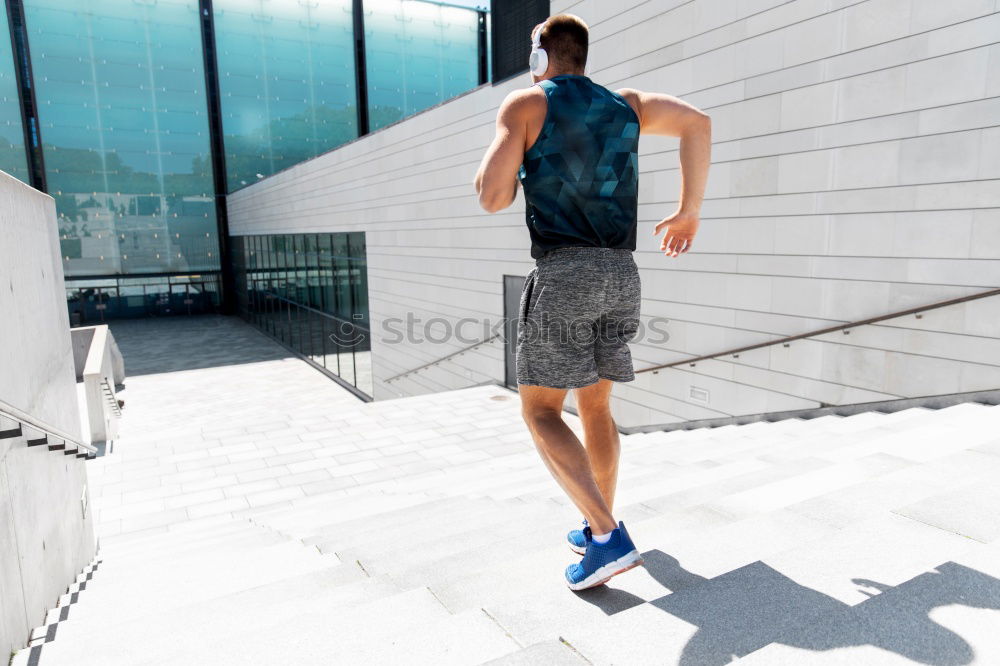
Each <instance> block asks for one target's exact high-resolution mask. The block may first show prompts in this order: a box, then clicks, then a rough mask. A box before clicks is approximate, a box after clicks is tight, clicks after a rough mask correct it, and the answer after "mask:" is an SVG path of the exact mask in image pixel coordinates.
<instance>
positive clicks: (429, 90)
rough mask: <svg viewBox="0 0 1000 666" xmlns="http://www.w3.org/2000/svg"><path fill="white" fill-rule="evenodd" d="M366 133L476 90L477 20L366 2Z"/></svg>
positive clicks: (406, 3)
mask: <svg viewBox="0 0 1000 666" xmlns="http://www.w3.org/2000/svg"><path fill="white" fill-rule="evenodd" d="M365 58H366V62H367V67H368V117H369V125H370V127H371V130H372V131H374V130H376V129H379V128H380V127H385V126H386V125H389V124H391V123H394V122H396V121H398V120H402V119H403V118H405V117H406V116H409V115H412V114H414V113H416V112H417V111H422V110H423V109H426V108H428V107H430V106H434V105H435V104H439V103H441V102H443V101H445V100H446V99H449V98H451V97H454V96H455V95H459V94H461V93H463V92H465V91H467V90H471V89H472V88H475V87H476V86H477V85H479V15H478V13H477V12H475V11H473V10H471V9H462V8H459V7H447V6H441V5H437V4H433V3H429V2H412V0H365Z"/></svg>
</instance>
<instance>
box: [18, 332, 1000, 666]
mask: <svg viewBox="0 0 1000 666" xmlns="http://www.w3.org/2000/svg"><path fill="white" fill-rule="evenodd" d="M112 330H113V332H114V334H115V336H116V338H117V340H118V342H119V345H120V347H121V350H122V352H123V354H124V356H125V361H126V370H127V379H126V387H125V389H124V390H123V391H122V392H121V394H120V397H122V398H123V399H124V400H125V403H126V404H125V409H124V417H123V421H122V428H121V439H120V442H118V443H116V445H115V447H114V449H113V451H112V452H111V453H109V454H107V455H105V456H103V457H100V458H98V459H96V460H93V461H89V462H88V463H87V466H88V471H89V476H90V494H91V498H92V510H93V511H94V512H95V513H96V516H95V517H96V525H97V529H98V534H99V537H100V551H99V561H97V562H95V564H96V566H95V567H93V568H92V570H90V571H88V572H87V573H86V574H85V575H83V576H81V581H82V582H81V583H79V584H77V585H75V586H74V588H72V589H71V590H70V593H69V594H67V595H66V596H65V597H64V598H63V599H62V600H61V602H60V604H61V605H60V608H59V609H55V610H54V611H53V613H50V616H51V618H52V619H51V622H50V623H49V627H50V628H49V629H47V630H46V631H42V632H41V633H40V637H39V638H38V639H37V640H36V641H35V642H36V643H37V644H36V645H35V646H34V647H30V648H26V649H24V650H22V651H21V652H19V653H17V655H16V656H15V658H14V662H13V663H14V664H16V665H18V666H20V665H21V664H28V663H40V664H43V665H44V666H48V665H50V664H66V665H69V664H72V665H74V666H86V665H91V664H92V665H100V666H115V665H122V666H124V665H129V666H134V665H138V664H157V665H166V664H176V665H180V664H184V665H192V664H213V665H214V664H285V663H289V664H292V663H294V664H358V663H367V664H480V663H489V664H505V665H514V664H518V665H521V664H541V665H549V664H557V665H559V664H587V663H590V664H626V665H636V664H683V665H685V666H702V665H704V666H717V665H718V666H721V665H723V664H729V663H731V662H733V661H739V663H741V664H743V663H746V664H754V665H759V664H763V665H770V664H794V665H799V664H848V663H850V664H859V663H860V664H930V665H935V666H946V665H947V666H951V665H958V664H998V663H1000V635H998V631H997V629H998V628H1000V513H998V512H997V510H996V507H997V506H998V505H1000V484H997V482H996V480H997V479H998V478H1000V427H998V426H1000V407H994V406H987V405H982V404H973V403H966V404H961V405H957V406H954V407H949V408H947V409H942V410H926V409H909V410H905V411H901V412H896V413H892V414H882V413H862V414H858V415H854V416H850V417H836V416H826V417H822V418H817V419H812V420H798V419H791V420H786V421H780V422H775V423H765V422H760V423H754V424H750V425H742V426H735V425H734V426H725V427H720V428H714V429H700V430H692V431H675V432H669V433H665V432H658V433H650V434H637V435H629V436H623V437H622V451H623V459H622V466H621V480H620V483H619V494H618V498H617V506H616V507H615V513H616V517H619V518H621V519H622V520H624V521H625V522H626V524H627V525H628V526H629V530H630V532H631V533H632V536H633V538H634V539H635V541H636V544H637V545H638V547H639V548H640V550H642V551H643V555H644V558H645V566H643V567H639V568H636V569H634V570H632V571H629V572H627V573H625V574H622V575H621V576H618V577H616V578H614V579H612V581H611V582H610V583H608V584H607V585H606V586H602V587H599V588H595V589H592V590H588V591H584V592H582V593H574V592H571V591H570V590H568V589H567V588H566V586H565V584H564V582H563V580H562V572H563V569H564V568H565V566H566V565H567V564H569V563H570V562H572V561H575V560H574V555H573V553H571V551H570V550H569V548H567V547H566V545H565V543H564V538H565V533H566V531H567V530H569V529H572V528H574V527H577V526H578V525H579V520H580V516H579V514H578V512H577V511H576V510H575V508H573V507H572V506H571V505H569V503H568V501H567V500H566V499H565V498H564V497H563V495H562V492H561V490H560V489H559V487H558V486H557V485H556V484H555V482H554V481H553V480H552V479H551V477H550V476H549V473H548V471H547V470H546V469H545V467H544V466H543V465H542V463H541V461H540V459H539V457H538V454H537V452H536V451H535V449H534V446H533V444H532V442H531V440H530V438H529V436H528V433H527V430H526V429H525V427H524V425H523V423H522V421H521V418H520V405H519V402H518V398H517V394H516V393H514V392H511V391H508V390H506V389H503V388H501V387H498V386H481V387H474V388H469V389H464V390H459V391H452V392H447V393H438V394H431V395H425V396H419V397H413V398H406V399H399V400H390V401H381V402H376V403H368V404H365V403H362V402H360V401H358V400H357V399H356V398H355V397H353V396H352V395H350V394H349V393H348V392H347V391H345V390H343V389H341V388H340V387H339V386H338V385H337V384H336V383H335V382H333V381H331V380H329V379H328V378H326V377H325V376H324V375H322V374H321V373H320V372H317V371H316V370H315V369H313V368H312V367H310V366H308V365H307V364H306V363H304V362H302V361H300V360H298V359H297V358H295V357H293V356H291V355H289V353H288V352H287V351H285V350H284V349H283V348H282V347H280V346H279V345H277V344H275V343H274V342H272V341H271V340H269V339H268V338H266V337H265V336H264V335H262V334H261V333H259V332H258V331H256V330H255V329H253V328H251V327H249V326H248V325H246V324H244V323H243V322H241V321H240V320H238V319H235V318H225V317H191V318H177V319H162V320H141V321H127V322H122V323H115V324H113V325H112ZM664 381H669V375H664ZM567 418H568V419H569V421H570V423H571V426H572V427H573V428H574V429H575V430H577V431H578V432H579V431H580V428H579V423H578V421H577V420H576V419H575V418H574V417H572V416H569V415H567ZM53 626H54V627H55V628H51V627H53ZM31 660H34V661H31Z"/></svg>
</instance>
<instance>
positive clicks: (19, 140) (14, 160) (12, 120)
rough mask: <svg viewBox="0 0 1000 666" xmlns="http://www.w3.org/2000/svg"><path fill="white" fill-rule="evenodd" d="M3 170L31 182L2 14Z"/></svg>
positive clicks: (0, 95) (0, 133) (0, 151)
mask: <svg viewBox="0 0 1000 666" xmlns="http://www.w3.org/2000/svg"><path fill="white" fill-rule="evenodd" d="M0 29H2V30H3V32H0V100H3V104H0V170H3V171H6V172H7V173H9V174H10V175H12V176H14V178H17V179H18V180H21V181H23V182H25V183H27V182H28V180H29V177H28V157H27V155H26V154H25V152H24V124H23V123H22V122H21V106H20V103H19V102H18V96H17V76H16V75H15V73H14V54H13V51H12V47H11V43H10V37H9V35H10V29H9V27H8V23H7V12H5V11H0Z"/></svg>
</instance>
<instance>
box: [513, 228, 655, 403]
mask: <svg viewBox="0 0 1000 666" xmlns="http://www.w3.org/2000/svg"><path fill="white" fill-rule="evenodd" d="M639 298H640V290H639V269H638V268H637V267H636V265H635V260H634V259H633V258H632V251H631V250H627V249H617V248H604V247H567V248H559V249H556V250H552V251H551V252H548V253H547V254H545V256H543V257H541V258H540V259H538V260H537V261H536V262H535V268H533V269H532V270H531V272H530V273H529V274H528V277H527V278H525V280H524V288H523V289H522V290H521V308H520V313H519V317H518V326H517V383H518V384H530V385H533V386H548V387H552V388H563V389H572V388H580V387H583V386H589V385H590V384H594V383H596V382H597V381H598V379H602V378H603V379H610V380H612V381H616V382H630V381H632V380H633V379H635V372H634V371H633V369H632V354H631V353H630V352H629V348H628V342H629V341H630V340H632V339H633V338H635V336H636V333H637V332H638V328H639Z"/></svg>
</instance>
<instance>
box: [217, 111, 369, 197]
mask: <svg viewBox="0 0 1000 666" xmlns="http://www.w3.org/2000/svg"><path fill="white" fill-rule="evenodd" d="M357 118H358V116H357V110H356V107H355V106H354V105H353V104H350V105H347V106H344V107H342V108H333V107H329V106H326V105H317V106H314V107H309V108H307V109H305V110H304V111H303V112H302V113H297V114H295V115H293V116H287V117H284V118H274V119H272V120H271V122H269V123H268V124H267V125H262V126H260V127H259V128H257V129H255V130H254V131H252V132H248V133H246V134H227V135H226V136H225V144H226V170H227V172H228V178H229V189H230V190H236V189H239V188H240V187H244V186H245V185H249V184H251V183H254V182H256V181H257V174H258V173H259V174H262V175H265V176H269V175H271V174H272V173H275V172H277V171H280V170H281V169H285V168H287V167H290V166H292V165H294V164H298V163H299V162H302V161H304V160H307V159H309V158H311V157H315V156H316V155H319V154H321V153H324V152H326V151H328V150H332V149H334V148H336V147H337V146H340V145H342V144H344V143H347V142H348V141H350V140H352V139H355V138H357V135H358V130H357V127H358V123H357ZM269 139H270V144H269V143H268V141H269Z"/></svg>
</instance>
